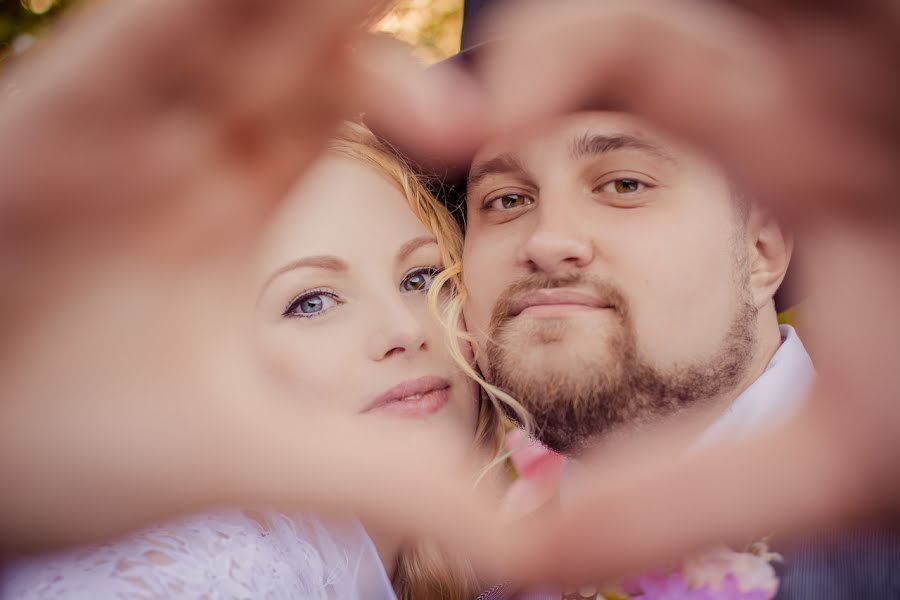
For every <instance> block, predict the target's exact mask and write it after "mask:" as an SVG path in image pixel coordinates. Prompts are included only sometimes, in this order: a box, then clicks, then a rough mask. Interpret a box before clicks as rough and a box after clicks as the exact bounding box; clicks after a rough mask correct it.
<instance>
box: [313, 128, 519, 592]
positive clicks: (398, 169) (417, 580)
mask: <svg viewBox="0 0 900 600" xmlns="http://www.w3.org/2000/svg"><path fill="white" fill-rule="evenodd" d="M329 150H330V151H332V152H334V153H336V154H340V155H342V156H345V157H347V158H351V159H353V160H358V161H360V162H362V163H364V164H367V165H369V166H372V167H373V168H375V169H376V170H377V171H378V172H379V173H381V174H382V175H384V176H385V177H387V179H388V180H389V181H391V182H392V183H394V184H395V185H397V187H398V188H399V189H400V191H401V192H402V193H403V196H404V197H405V198H406V200H407V202H408V203H409V207H410V210H412V212H413V214H415V215H416V217H418V219H419V220H420V221H421V222H422V223H423V224H424V225H425V226H426V227H427V228H428V229H429V231H430V232H431V233H432V234H433V235H434V236H435V239H436V240H437V242H438V247H439V248H440V252H441V260H442V261H443V264H444V270H443V271H441V272H440V273H439V274H438V275H437V276H436V277H435V280H434V282H433V283H432V285H431V289H430V290H429V292H428V303H429V306H430V307H431V309H432V312H433V313H434V314H435V317H436V318H438V320H439V321H440V322H441V324H442V325H443V326H444V329H445V331H446V332H447V347H448V349H449V352H450V355H451V356H452V357H453V360H454V362H455V363H456V364H457V365H458V366H459V368H460V369H461V370H462V371H463V372H464V373H466V375H468V376H469V377H470V378H472V379H473V380H474V381H476V382H477V383H478V384H479V386H480V388H479V390H480V391H479V398H478V400H479V405H478V424H477V427H476V431H475V444H476V446H478V447H479V448H481V449H484V450H486V451H487V452H488V453H490V455H491V460H490V461H489V463H488V464H487V465H486V466H485V469H484V471H483V472H482V474H481V477H479V481H481V479H482V478H483V477H485V476H486V475H487V474H488V473H490V472H492V471H493V469H494V468H495V467H497V466H499V465H501V464H503V463H504V462H505V460H506V458H507V457H508V453H505V452H504V451H503V446H504V439H505V435H506V431H507V430H508V429H509V424H508V422H507V420H506V418H505V416H504V415H505V412H506V410H511V411H512V412H514V413H515V414H516V418H517V419H519V420H520V422H521V423H524V424H526V427H527V424H528V423H530V419H529V417H528V414H527V412H526V411H525V409H524V408H523V407H522V406H521V405H520V404H519V403H518V402H516V401H515V400H514V399H513V398H512V397H511V396H509V395H508V394H506V393H505V392H503V391H502V390H500V389H499V388H497V387H495V386H492V385H490V384H489V383H488V382H487V381H485V380H484V378H483V377H482V376H481V375H480V374H479V373H478V371H477V370H476V369H475V368H474V367H473V366H472V365H471V364H470V363H469V361H468V360H467V359H466V355H465V352H464V351H463V346H462V344H463V343H469V342H470V341H471V338H470V336H469V335H468V334H467V333H466V332H465V331H463V330H462V328H461V327H460V322H461V317H462V308H463V306H464V303H465V298H466V293H465V289H464V287H463V285H462V239H463V238H462V231H461V229H460V227H459V224H458V223H457V222H456V219H455V218H454V217H453V215H451V214H450V212H449V211H448V210H447V209H446V207H444V206H443V205H442V204H441V203H440V202H439V201H438V200H437V198H435V197H434V195H433V194H431V193H430V192H429V191H428V189H427V188H426V186H425V185H423V183H422V181H421V180H420V179H419V177H417V176H416V174H415V170H414V169H413V168H412V167H411V166H410V164H409V163H408V162H407V161H406V160H404V159H403V158H402V157H401V155H400V154H399V153H397V152H395V151H394V150H393V149H392V148H391V147H389V146H388V145H387V144H385V143H384V142H382V141H381V140H379V139H378V138H377V137H376V136H375V135H374V134H373V133H372V132H371V131H369V130H368V129H366V128H365V127H364V126H362V125H360V124H357V123H346V124H345V125H344V126H343V128H342V129H341V131H340V132H339V133H338V135H336V136H335V137H334V138H333V139H332V141H331V143H330V144H329ZM504 407H505V408H504ZM529 429H530V428H529ZM476 483H477V482H476ZM392 582H393V585H394V589H395V591H396V592H397V596H398V598H399V599H400V600H414V599H420V598H442V599H449V600H470V599H471V598H473V597H475V596H476V595H478V593H479V592H480V589H479V587H478V580H477V578H476V576H475V573H474V570H473V569H472V567H471V565H469V564H468V563H467V562H466V561H464V560H462V559H458V558H453V557H450V556H448V555H447V554H446V553H444V552H443V551H442V550H441V549H440V548H438V547H435V546H434V545H431V544H425V543H419V544H416V545H414V546H413V547H411V548H406V549H404V550H402V551H401V553H400V556H399V558H398V560H397V569H396V572H395V574H394V577H393V581H392Z"/></svg>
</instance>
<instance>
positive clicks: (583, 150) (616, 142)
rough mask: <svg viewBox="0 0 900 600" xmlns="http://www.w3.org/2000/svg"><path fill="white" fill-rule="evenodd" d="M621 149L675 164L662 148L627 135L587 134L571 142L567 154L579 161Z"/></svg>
mask: <svg viewBox="0 0 900 600" xmlns="http://www.w3.org/2000/svg"><path fill="white" fill-rule="evenodd" d="M622 149H632V150H640V151H642V152H647V153H649V154H653V155H655V156H656V157H657V158H661V159H662V160H665V161H666V162H671V163H675V162H677V161H676V160H675V157H674V156H673V155H672V154H671V153H670V152H669V151H668V150H666V149H665V148H664V147H662V146H660V145H659V144H655V143H653V142H651V141H649V140H647V139H644V138H642V137H640V136H637V135H632V134H629V133H614V134H598V133H591V132H587V133H585V134H583V135H581V136H579V137H577V138H575V139H574V140H572V143H571V145H570V146H569V154H570V155H571V157H572V159H573V160H580V159H582V158H590V157H593V156H597V155H600V154H606V153H607V152H612V151H614V150H622Z"/></svg>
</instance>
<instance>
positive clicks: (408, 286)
mask: <svg viewBox="0 0 900 600" xmlns="http://www.w3.org/2000/svg"><path fill="white" fill-rule="evenodd" d="M437 274H438V270H437V269H435V268H433V267H428V268H425V269H416V270H415V271H413V272H412V273H410V274H409V275H407V276H406V277H404V278H403V281H401V282H400V289H401V290H403V291H404V292H427V291H428V288H430V287H431V282H433V281H434V278H435V276H436V275H437Z"/></svg>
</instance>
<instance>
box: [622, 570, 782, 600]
mask: <svg viewBox="0 0 900 600" xmlns="http://www.w3.org/2000/svg"><path fill="white" fill-rule="evenodd" d="M718 584H719V585H718V586H717V588H716V589H715V590H713V589H711V588H710V587H709V586H708V585H704V586H702V587H699V588H696V587H693V586H691V585H690V584H689V583H688V581H687V579H685V577H684V575H682V574H681V573H670V574H668V575H659V574H656V575H645V576H643V577H639V578H638V579H635V580H633V581H631V582H629V583H627V584H626V585H625V590H626V591H627V592H628V594H629V598H631V600H768V598H769V596H767V595H766V592H765V591H764V590H742V589H740V588H739V587H738V584H737V578H736V577H735V576H734V573H728V574H727V575H725V576H724V577H723V578H722V580H721V581H719V582H718Z"/></svg>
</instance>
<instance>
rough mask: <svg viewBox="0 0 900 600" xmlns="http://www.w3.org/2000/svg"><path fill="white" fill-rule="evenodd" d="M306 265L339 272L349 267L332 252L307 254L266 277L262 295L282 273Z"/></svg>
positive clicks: (261, 289) (261, 291) (261, 290)
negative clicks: (316, 254)
mask: <svg viewBox="0 0 900 600" xmlns="http://www.w3.org/2000/svg"><path fill="white" fill-rule="evenodd" d="M304 267H306V268H313V269H325V270H328V271H338V272H343V271H346V270H347V268H348V267H347V263H345V262H344V261H342V260H341V259H340V258H338V257H337V256H332V255H330V254H322V255H319V256H305V257H303V258H298V259H296V260H292V261H290V262H288V263H285V264H284V265H282V266H280V267H278V268H277V269H276V270H275V272H274V273H272V274H271V275H269V278H268V279H266V282H265V283H264V284H263V285H262V287H261V288H260V293H259V294H260V296H262V293H263V292H264V291H265V290H266V288H267V287H269V286H270V285H271V284H272V282H273V281H275V280H276V279H277V278H278V277H280V276H281V275H284V274H285V273H287V272H288V271H293V270H295V269H301V268H304Z"/></svg>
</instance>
